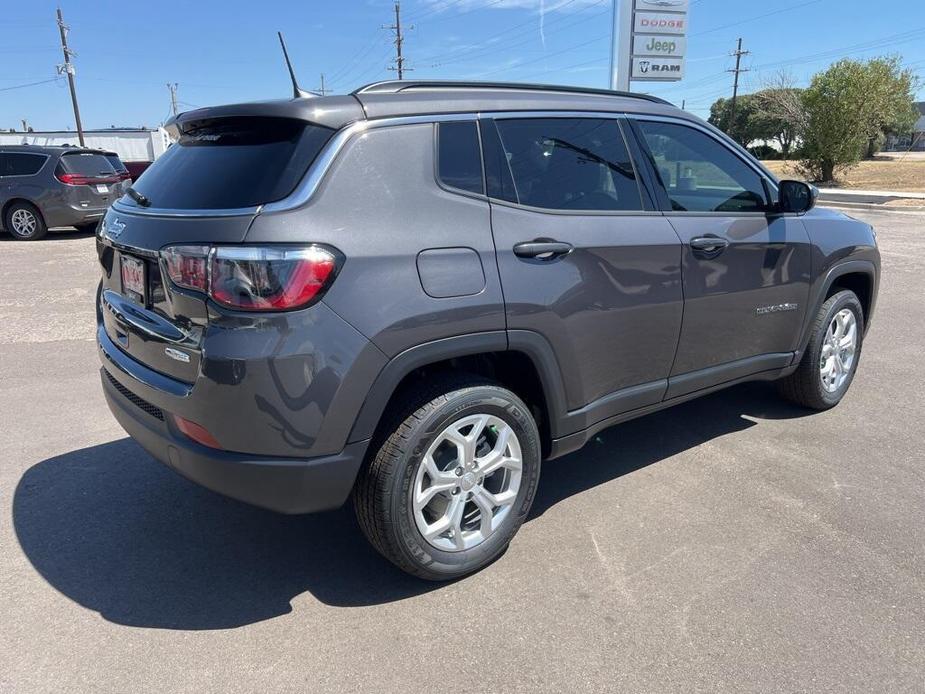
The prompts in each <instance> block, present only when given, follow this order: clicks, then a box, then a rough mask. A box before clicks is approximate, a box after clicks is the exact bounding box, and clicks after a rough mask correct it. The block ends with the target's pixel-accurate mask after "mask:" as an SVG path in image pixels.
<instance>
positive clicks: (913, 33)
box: [0, 0, 925, 130]
mask: <svg viewBox="0 0 925 694" xmlns="http://www.w3.org/2000/svg"><path fill="white" fill-rule="evenodd" d="M4 4H5V7H4V10H3V12H2V13H0V36H3V39H2V40H0V127H2V128H11V127H17V128H18V127H19V125H20V119H22V118H27V119H28V120H29V123H30V125H32V127H34V128H35V129H36V130H43V129H59V128H67V127H70V128H73V127H74V125H73V116H72V112H71V105H70V99H69V96H68V91H67V86H66V83H65V82H64V80H61V79H57V80H56V79H55V66H56V65H57V64H58V63H60V62H61V52H60V47H59V39H58V30H57V26H56V25H55V7H56V5H57V3H55V2H46V1H45V0H29V1H28V2H14V1H13V0H10V2H7V3H4ZM611 4H612V2H611V0H404V1H403V2H402V12H403V15H404V17H405V18H406V19H407V22H408V23H410V24H414V25H415V28H414V29H413V30H411V31H408V32H407V40H406V42H405V55H406V56H407V59H408V63H407V65H408V66H409V67H413V68H414V72H411V73H408V75H407V76H408V77H416V78H448V79H449V78H453V79H459V78H469V79H490V80H511V81H536V82H548V83H561V84H576V85H583V86H594V87H604V86H607V84H608V56H609V46H610V39H609V35H610V22H611V19H610V8H611ZM61 7H62V10H63V11H64V16H65V20H66V22H67V23H68V24H70V26H71V33H70V42H71V46H72V48H73V50H75V51H76V52H77V58H76V59H75V62H76V65H77V89H78V96H79V98H80V106H81V112H82V116H83V121H84V127H85V128H100V127H109V126H110V125H116V126H139V125H147V126H152V125H156V124H158V123H160V122H162V121H163V120H164V119H165V118H166V117H167V115H168V113H169V106H170V101H169V93H168V90H167V87H166V86H165V85H166V83H167V82H168V81H169V82H177V83H179V92H178V93H179V99H180V101H181V108H183V109H189V108H192V107H198V106H206V105H209V104H218V103H229V102H236V101H248V100H254V99H265V98H277V97H284V96H287V95H288V93H289V84H288V77H287V74H286V72H285V69H284V67H283V63H282V59H281V55H280V50H279V45H278V43H277V39H276V34H275V32H276V31H277V30H280V29H281V30H282V31H283V32H284V33H285V36H286V40H287V43H288V44H289V51H290V54H291V56H292V59H293V62H294V64H295V67H296V71H297V73H298V75H299V77H300V80H301V81H302V83H303V86H304V87H306V88H315V87H317V86H318V81H319V75H320V73H322V72H324V73H325V74H326V76H327V80H328V86H329V87H333V88H334V90H335V91H337V92H341V93H343V92H347V91H350V90H352V89H353V88H355V87H356V86H358V85H360V84H363V83H366V82H371V81H375V80H377V79H388V78H390V77H392V76H394V73H392V72H389V71H388V70H387V69H386V67H387V65H388V64H389V62H390V58H391V57H392V55H393V51H394V47H393V46H392V45H391V43H390V40H391V34H390V32H389V31H387V30H383V29H380V28H379V26H380V25H382V24H389V23H391V20H392V19H393V15H392V12H393V9H392V1H391V0H341V1H340V2H330V1H327V0H263V2H260V3H255V2H253V0H186V2H181V3H176V4H174V3H152V2H138V1H136V0H120V1H118V2H110V1H109V0H80V1H79V2H78V1H76V0H62V2H61ZM880 7H882V9H878V10H876V11H874V10H873V9H872V5H871V3H870V2H869V0H867V1H864V2H862V1H861V0H781V1H780V2H744V1H742V0H739V1H738V2H736V1H733V0H692V1H691V8H690V21H689V26H690V29H689V40H688V56H687V68H686V76H685V79H684V80H683V81H681V82H679V83H674V84H668V85H659V84H654V83H641V82H636V83H634V84H633V89H634V90H636V91H648V92H651V93H654V94H658V95H659V96H663V97H665V98H668V99H670V100H671V101H673V102H675V103H677V104H678V105H680V104H681V101H682V100H684V101H685V102H686V106H687V108H688V110H691V111H694V112H695V113H697V114H698V115H701V116H706V115H707V114H708V113H709V106H710V103H711V102H712V101H713V100H714V99H716V98H717V97H719V96H726V95H728V94H729V93H730V92H731V88H732V75H731V74H729V73H727V72H725V70H727V69H728V68H730V67H731V66H732V64H733V61H732V59H731V58H730V57H729V55H728V54H729V52H730V51H732V50H733V49H734V47H735V41H736V39H737V38H738V37H740V36H741V37H742V38H743V41H744V48H746V49H748V50H750V51H751V54H750V55H749V56H747V57H746V58H745V59H744V62H743V65H744V66H745V67H748V68H749V69H750V71H749V72H747V73H744V74H743V76H742V82H741V92H742V93H747V92H749V91H751V90H754V89H758V88H760V87H761V86H762V84H763V83H764V82H765V81H766V80H767V79H768V78H769V77H770V76H771V75H772V74H773V73H774V72H775V71H777V70H780V69H781V68H783V69H785V70H788V71H789V72H790V73H791V74H792V75H793V76H794V77H795V78H796V80H797V81H798V82H799V83H806V81H807V80H808V78H809V77H810V76H811V75H812V74H813V73H814V72H816V71H818V70H820V69H823V68H825V67H826V66H827V65H828V64H829V63H831V62H833V61H834V60H836V59H838V58H840V57H843V56H850V57H855V58H864V57H872V56H875V55H883V54H900V55H901V56H902V58H903V61H904V63H905V64H906V65H908V66H910V67H911V68H912V69H914V70H916V71H917V72H918V74H919V75H920V76H921V78H922V79H923V82H925V2H923V0H893V1H892V2H888V3H884V4H883V5H882V6H880ZM33 82H42V83H41V84H35V85H31V86H22V85H30V84H31V83H33ZM918 97H919V98H920V99H925V88H922V89H920V90H919V93H918Z"/></svg>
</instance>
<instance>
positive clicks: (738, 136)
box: [707, 94, 763, 147]
mask: <svg viewBox="0 0 925 694" xmlns="http://www.w3.org/2000/svg"><path fill="white" fill-rule="evenodd" d="M755 111H756V103H755V98H754V97H753V96H752V95H751V94H742V95H740V96H739V97H738V99H736V112H735V122H732V99H717V100H716V101H714V102H713V105H712V106H710V117H709V118H708V119H707V120H708V121H709V122H710V123H712V124H713V125H715V126H716V127H717V128H719V129H720V130H722V131H723V132H724V133H726V134H727V135H729V137H731V138H732V139H733V140H735V141H736V142H738V143H739V144H740V145H742V146H743V147H748V145H750V144H751V143H752V142H754V141H755V140H758V139H762V138H763V136H762V135H761V134H760V133H759V132H757V131H756V128H755V126H756V123H755Z"/></svg>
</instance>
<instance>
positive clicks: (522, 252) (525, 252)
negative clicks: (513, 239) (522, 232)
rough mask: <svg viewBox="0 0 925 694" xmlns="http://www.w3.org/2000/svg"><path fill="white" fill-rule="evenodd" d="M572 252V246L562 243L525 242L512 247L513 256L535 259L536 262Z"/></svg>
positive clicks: (544, 241) (538, 240) (545, 241)
mask: <svg viewBox="0 0 925 694" xmlns="http://www.w3.org/2000/svg"><path fill="white" fill-rule="evenodd" d="M571 252H572V244H570V243H564V242H562V241H547V240H540V239H537V240H536V241H525V242H524V243H518V244H517V245H516V246H514V255H516V256H517V257H518V258H536V259H537V260H551V259H553V258H557V257H559V256H562V255H568V254H569V253H571Z"/></svg>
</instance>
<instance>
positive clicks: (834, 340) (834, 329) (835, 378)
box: [819, 308, 858, 393]
mask: <svg viewBox="0 0 925 694" xmlns="http://www.w3.org/2000/svg"><path fill="white" fill-rule="evenodd" d="M857 345H858V321H857V319H856V318H855V317H854V312H853V311H851V310H850V309H847V308H843V309H842V310H841V311H839V312H838V313H836V314H835V315H834V316H833V317H832V321H831V323H829V327H828V330H826V334H825V339H824V341H823V343H822V353H821V354H820V357H819V376H820V378H821V379H822V387H823V388H825V390H826V391H827V392H829V393H834V392H836V391H837V390H838V389H839V388H841V387H842V385H844V383H845V381H846V380H847V378H848V376H849V375H850V374H851V368H852V367H853V366H854V359H855V354H856V352H857Z"/></svg>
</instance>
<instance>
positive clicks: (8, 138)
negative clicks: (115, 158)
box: [0, 128, 170, 176]
mask: <svg viewBox="0 0 925 694" xmlns="http://www.w3.org/2000/svg"><path fill="white" fill-rule="evenodd" d="M78 144H80V143H79V141H78V139H77V133H76V132H75V131H73V130H61V131H35V132H33V131H29V132H9V131H5V132H4V131H0V145H45V146H49V145H50V146H54V145H75V146H76V145H78ZM84 144H85V145H86V146H87V147H90V148H92V149H103V150H106V151H108V152H115V153H116V154H118V155H119V158H120V159H121V160H122V161H123V162H124V163H125V165H126V166H127V167H128V170H129V171H131V172H132V174H133V175H135V176H137V175H138V173H140V172H141V171H143V170H144V169H145V168H146V167H147V165H148V164H150V163H151V162H152V161H154V160H155V159H157V158H158V157H159V156H160V155H162V154H163V153H164V152H166V151H167V147H168V146H170V137H169V136H168V134H167V131H166V130H164V129H163V128H106V129H103V130H84ZM136 171H137V173H136Z"/></svg>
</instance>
